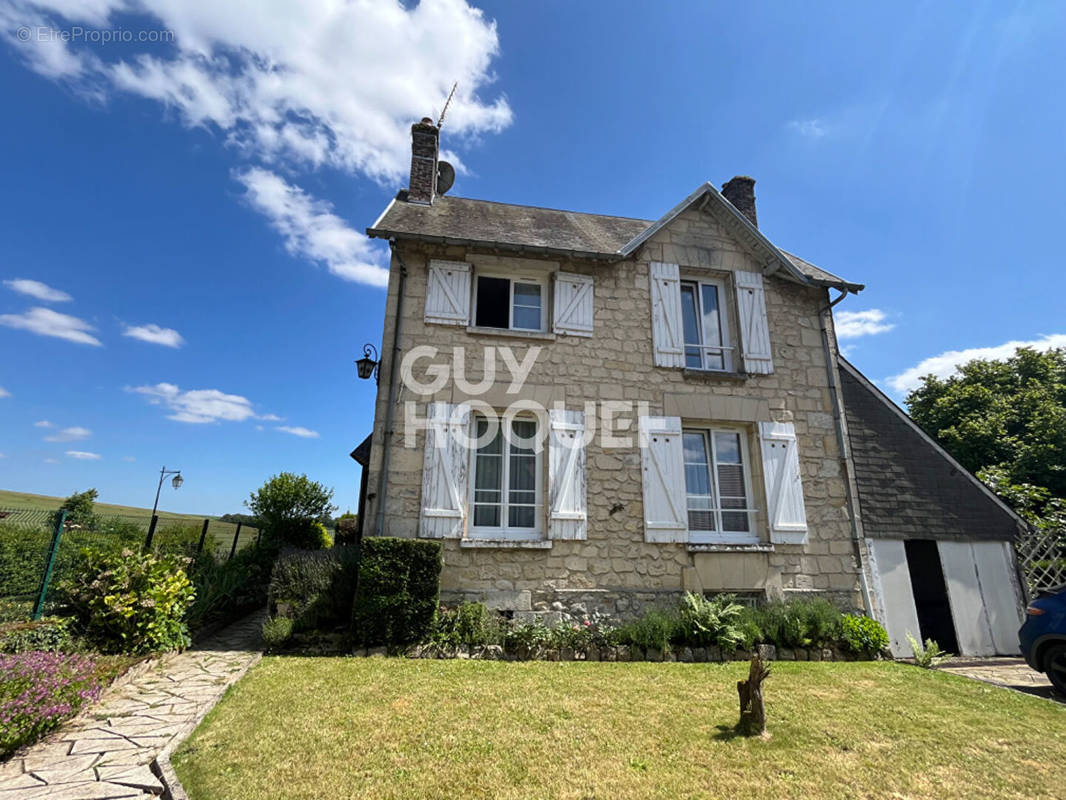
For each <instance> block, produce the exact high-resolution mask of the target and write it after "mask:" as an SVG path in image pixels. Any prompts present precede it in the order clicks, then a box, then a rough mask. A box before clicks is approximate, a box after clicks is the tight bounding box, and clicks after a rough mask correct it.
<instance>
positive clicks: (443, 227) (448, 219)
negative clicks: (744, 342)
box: [367, 192, 862, 291]
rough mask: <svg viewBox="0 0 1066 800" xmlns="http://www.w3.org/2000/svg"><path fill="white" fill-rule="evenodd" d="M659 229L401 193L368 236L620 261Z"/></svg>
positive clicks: (802, 265) (806, 270)
mask: <svg viewBox="0 0 1066 800" xmlns="http://www.w3.org/2000/svg"><path fill="white" fill-rule="evenodd" d="M656 224H657V221H655V220H646V219H633V218H632V217H610V216H605V215H603V214H585V213H582V212H579V211H561V210H559V209H555V208H539V207H537V206H519V205H511V204H508V203H494V202H491V201H489V200H473V199H471V198H468V197H451V196H448V195H445V196H443V197H438V198H436V199H435V200H434V201H433V204H432V205H423V204H421V203H408V202H407V201H406V199H405V195H404V194H403V193H402V192H401V194H400V196H398V197H397V198H396V199H395V200H393V201H392V202H391V203H390V204H389V206H388V208H386V209H385V213H383V214H382V215H381V217H380V218H379V219H378V221H377V222H375V223H374V225H373V226H372V227H370V228H367V234H368V235H369V236H375V237H378V238H382V239H387V238H389V237H393V236H395V237H398V238H406V239H417V240H420V241H427V242H441V243H445V242H447V243H454V244H469V245H480V246H483V247H494V248H500V249H504V250H512V251H516V252H521V251H523V250H528V251H537V252H544V253H549V254H556V255H576V256H582V257H585V258H597V259H603V260H608V261H616V260H619V259H621V258H623V255H622V253H621V252H620V251H621V250H622V248H623V247H624V246H625V245H626V244H628V243H630V242H631V241H632V240H633V239H635V238H636V237H638V236H639V235H640V234H642V233H644V232H645V231H646V230H648V228H650V227H651V226H653V225H656ZM782 252H784V251H782ZM785 256H786V257H787V258H788V260H789V261H790V262H791V263H792V264H793V265H794V266H795V267H796V268H797V269H798V270H799V271H800V272H801V273H803V274H804V275H806V276H807V277H808V278H811V279H813V280H814V281H816V282H819V283H823V284H829V285H848V286H849V287H851V290H852V291H855V290H856V289H857V288H862V287H861V286H858V285H857V284H848V283H847V282H846V281H844V279H843V278H840V277H838V276H836V275H833V274H832V273H831V272H827V271H826V270H824V269H821V268H820V267H816V266H815V265H814V264H811V263H810V262H808V261H804V260H803V259H802V258H799V257H797V256H794V255H792V254H791V253H785Z"/></svg>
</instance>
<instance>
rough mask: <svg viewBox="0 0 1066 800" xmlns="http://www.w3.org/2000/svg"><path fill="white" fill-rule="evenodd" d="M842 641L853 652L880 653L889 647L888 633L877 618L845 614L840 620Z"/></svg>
mask: <svg viewBox="0 0 1066 800" xmlns="http://www.w3.org/2000/svg"><path fill="white" fill-rule="evenodd" d="M840 641H841V644H842V645H843V646H844V648H845V649H847V650H850V651H851V652H853V653H880V652H881V651H882V650H884V649H886V648H887V647H888V633H886V632H885V629H884V626H882V625H881V623H880V622H878V621H877V620H876V619H870V618H869V617H862V616H859V615H857V614H845V615H844V618H843V619H842V620H841V621H840Z"/></svg>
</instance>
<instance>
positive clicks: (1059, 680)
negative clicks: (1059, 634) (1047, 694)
mask: <svg viewBox="0 0 1066 800" xmlns="http://www.w3.org/2000/svg"><path fill="white" fill-rule="evenodd" d="M1044 672H1046V673H1047V676H1048V680H1050V681H1051V683H1052V684H1053V685H1054V687H1055V688H1056V689H1058V690H1059V692H1060V693H1061V694H1066V644H1053V645H1052V646H1051V647H1049V648H1048V650H1047V652H1046V653H1044Z"/></svg>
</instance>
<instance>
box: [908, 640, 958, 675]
mask: <svg viewBox="0 0 1066 800" xmlns="http://www.w3.org/2000/svg"><path fill="white" fill-rule="evenodd" d="M907 641H908V642H910V645H911V650H913V651H914V663H915V664H917V665H918V666H919V667H922V668H923V669H933V668H934V667H939V666H940V665H941V664H943V663H944V662H945V661H947V660H948V659H949V658H951V653H948V652H945V651H944V650H941V649H940V645H938V644H937V643H936V642H934V641H933V640H932V639H926V640H925V646H924V647H923V646H922V643H921V642H919V641H918V640H917V639H915V638H914V637H913V636H911V634H910V631H908V632H907Z"/></svg>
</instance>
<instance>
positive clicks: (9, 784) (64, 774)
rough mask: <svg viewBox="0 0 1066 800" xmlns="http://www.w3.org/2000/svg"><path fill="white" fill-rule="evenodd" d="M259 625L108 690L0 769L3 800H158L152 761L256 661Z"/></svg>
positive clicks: (255, 619) (249, 622) (237, 629)
mask: <svg viewBox="0 0 1066 800" xmlns="http://www.w3.org/2000/svg"><path fill="white" fill-rule="evenodd" d="M262 626H263V616H262V614H253V615H251V616H250V617H247V618H246V619H244V620H241V621H240V622H238V623H235V624H234V625H231V626H229V627H228V628H225V629H224V630H222V631H219V632H218V633H217V634H215V635H214V636H212V637H211V638H210V639H208V640H206V641H204V642H203V643H202V644H200V645H198V646H197V647H195V648H193V649H191V650H187V651H185V652H184V653H179V654H175V655H172V656H167V657H165V658H164V659H163V660H162V661H160V662H159V664H158V665H156V667H155V668H154V669H152V670H149V671H147V672H145V673H144V674H142V675H139V676H137V677H135V678H134V679H132V680H130V681H128V682H126V683H122V684H121V685H116V686H114V687H112V688H111V689H109V690H108V691H106V692H105V693H104V696H103V697H102V698H101V699H100V701H99V702H97V703H95V704H94V705H92V706H90V707H89V708H87V709H85V710H84V711H83V712H82V713H81V714H79V715H78V716H77V717H75V718H74V719H73V720H71V721H70V722H68V723H67V724H66V725H65V726H64V727H63V728H61V729H60V730H59V731H57V732H56V733H55V734H53V735H52V736H50V737H49V738H48V739H47V740H45V741H43V742H39V743H37V744H36V745H34V746H32V747H30V748H29V749H28V750H26V751H24V752H22V753H19V754H17V755H16V756H14V757H13V758H12V759H11V760H10V761H8V762H7V763H5V764H0V800H15V798H18V800H34V799H35V798H49V800H111V799H112V798H114V799H115V800H118V799H119V798H148V797H157V796H159V795H160V794H162V793H163V791H164V789H165V788H166V787H165V786H164V783H163V781H161V780H160V779H159V777H158V774H157V770H158V767H156V766H155V762H156V759H157V758H158V757H159V756H160V754H161V753H164V751H166V752H169V751H170V749H172V748H173V746H174V745H175V744H177V742H178V741H179V740H180V739H183V738H184V737H185V736H187V735H188V734H189V733H191V732H192V729H193V728H194V727H195V726H196V724H197V723H198V722H199V721H200V720H201V719H202V718H203V716H204V714H206V713H207V712H208V711H209V710H211V708H212V707H214V705H215V703H217V702H218V701H219V699H220V698H221V697H222V694H223V693H224V692H225V691H226V689H227V688H228V687H229V686H230V685H231V684H232V683H234V682H235V681H236V680H237V679H238V678H240V677H241V676H242V675H243V674H244V673H245V672H246V671H247V670H248V668H249V667H250V666H251V665H252V664H254V663H255V662H256V661H258V660H259V657H260V656H261V655H262V652H261V645H260V632H261V630H262ZM168 766H169V764H168Z"/></svg>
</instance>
